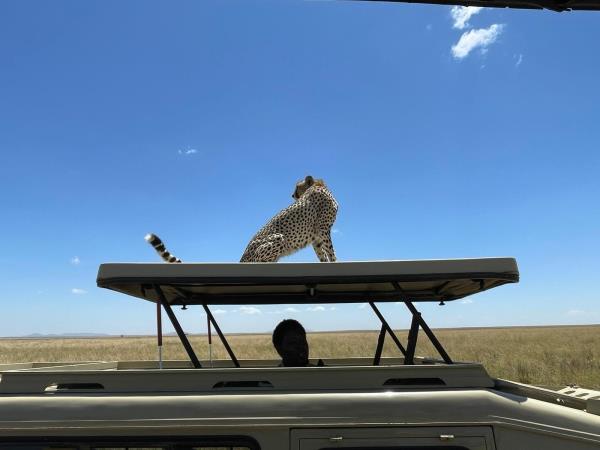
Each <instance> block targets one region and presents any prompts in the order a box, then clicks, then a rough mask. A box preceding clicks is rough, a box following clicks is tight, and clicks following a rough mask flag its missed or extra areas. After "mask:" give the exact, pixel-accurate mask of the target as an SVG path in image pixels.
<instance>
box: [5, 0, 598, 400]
mask: <svg viewBox="0 0 600 450" xmlns="http://www.w3.org/2000/svg"><path fill="white" fill-rule="evenodd" d="M499 3H502V2H501V1H498V2H494V3H483V2H475V3H473V6H471V7H465V6H457V5H439V4H425V3H424V4H412V3H403V2H383V1H382V2H379V1H346V0H332V1H302V0H227V1H223V0H202V1H200V2H198V1H196V2H194V1H187V0H186V1H181V2H177V3H175V4H173V3H171V2H167V1H161V0H157V1H150V2H141V1H138V0H134V1H129V2H92V3H86V4H85V5H83V4H79V3H78V2H71V1H67V0H58V1H55V2H45V1H42V0H32V1H29V2H22V1H19V0H5V1H3V3H2V13H1V14H0V57H1V60H2V62H3V63H2V69H1V70H0V151H1V153H0V165H1V166H2V177H0V197H1V205H2V220H0V235H1V236H2V242H3V246H2V256H0V273H1V276H0V278H1V281H2V293H1V294H0V306H2V314H0V336H1V337H2V339H0V364H28V363H32V364H33V363H34V362H35V363H37V362H40V363H41V362H44V363H48V362H56V361H59V362H60V361H63V362H64V361H66V362H81V361H87V362H90V361H102V362H109V361H137V362H139V361H150V362H152V364H154V363H157V361H164V362H166V361H183V362H181V363H179V362H177V363H174V364H181V365H183V364H184V363H185V364H188V363H190V361H191V356H190V351H189V348H187V347H186V345H189V346H190V347H191V349H192V350H193V351H194V352H195V354H196V357H197V359H198V361H199V363H202V364H203V362H204V361H216V360H218V359H221V360H225V361H227V362H228V363H229V362H230V361H231V359H232V358H231V352H229V351H228V349H227V347H226V345H225V344H224V343H223V342H222V339H221V337H220V335H219V333H220V332H222V334H223V335H224V336H225V337H226V338H227V342H228V345H229V346H230V347H231V350H232V352H233V353H234V354H235V356H236V358H237V359H238V360H240V361H242V360H269V361H270V363H272V366H273V367H277V366H278V364H280V363H281V364H282V365H284V366H285V365H286V364H287V363H285V362H284V360H285V361H288V362H289V361H292V360H293V358H289V357H287V356H285V355H286V351H287V350H286V348H288V347H292V348H294V349H296V350H294V351H295V352H296V354H300V358H299V360H298V361H295V362H293V364H295V365H298V364H300V362H301V363H303V364H305V363H306V364H314V365H318V364H319V360H322V362H323V363H324V364H325V365H328V364H332V362H331V361H332V360H333V359H344V358H346V359H348V358H365V360H366V361H367V362H368V363H369V364H370V365H372V364H373V363H374V362H379V363H382V361H383V359H382V358H386V357H392V358H399V359H398V360H397V361H396V363H398V364H403V363H404V361H409V362H417V363H419V362H420V361H423V360H422V359H419V358H421V357H422V358H430V359H435V360H441V361H443V362H446V363H448V362H449V361H448V360H447V358H446V357H445V356H444V354H443V353H442V352H441V350H440V348H439V346H438V345H436V344H435V342H432V340H431V338H430V336H428V332H427V331H426V329H425V327H424V325H423V324H425V325H426V326H427V327H428V328H429V329H430V331H432V334H433V335H435V336H436V337H437V340H438V341H439V343H440V344H441V347H442V348H443V349H444V350H445V352H446V354H447V356H448V358H449V359H450V360H451V361H452V362H460V361H470V362H482V363H483V364H484V365H485V367H486V368H487V370H488V371H489V372H490V374H492V375H494V376H497V377H501V378H508V379H513V380H516V381H521V382H525V383H534V384H538V385H543V386H550V387H557V386H558V387H564V386H565V385H567V384H572V383H579V384H582V385H585V386H588V387H591V388H594V387H596V388H598V387H600V370H599V369H600V367H599V366H598V361H600V355H599V353H598V352H599V351H600V350H599V349H600V341H599V339H600V338H599V336H600V333H598V331H599V328H598V325H597V324H598V323H600V309H599V306H598V302H597V298H596V297H597V296H596V294H595V287H596V280H597V274H598V273H599V270H600V263H599V262H598V261H599V259H598V255H599V254H600V240H599V239H598V228H599V227H598V224H599V223H600V213H599V212H598V211H599V208H598V207H597V204H598V198H599V194H600V178H599V177H598V172H599V170H600V153H599V152H598V142H600V127H598V126H597V121H598V105H599V104H600V89H598V79H600V58H599V56H598V52H597V51H596V50H595V45H594V44H595V43H596V42H600V27H599V26H598V17H599V16H598V13H597V12H590V11H581V10H574V11H567V10H564V9H568V8H566V6H569V7H572V8H574V9H577V8H580V7H586V8H589V9H594V8H596V7H597V4H596V3H597V2H596V0H577V1H574V2H571V3H568V4H566V3H564V2H563V3H560V2H527V5H528V6H532V7H536V6H545V7H546V9H518V8H491V7H482V5H498V4H499ZM542 3H543V4H542ZM506 4H512V6H517V7H521V6H527V5H524V2H520V1H518V0H514V1H513V0H506ZM499 6H501V5H499ZM559 10H564V11H563V12H557V11H559ZM145 237H146V239H144V238H145ZM156 239H158V241H157V240H156ZM161 246H162V247H161ZM171 257H172V258H173V259H170V258H171ZM486 257H492V258H496V257H498V258H515V259H516V261H518V263H519V273H520V282H519V283H514V282H513V281H515V280H513V281H511V282H510V283H507V284H506V285H504V286H499V287H498V288H497V289H496V288H495V287H496V286H491V285H489V284H485V283H486V282H485V277H484V276H482V274H481V273H479V274H478V275H477V276H475V275H474V276H473V277H472V278H471V279H470V280H469V282H468V285H469V289H470V291H469V295H462V293H460V295H459V296H456V297H455V298H454V299H451V300H449V299H448V298H446V297H444V296H443V295H442V294H440V292H442V293H443V292H447V290H448V289H450V290H451V289H454V288H455V287H456V286H454V285H452V284H448V285H446V286H441V285H436V286H434V287H432V286H425V287H423V286H420V287H419V289H420V291H419V289H417V288H415V289H414V292H417V291H419V292H424V291H425V290H426V289H428V290H429V291H428V294H427V295H429V300H433V301H428V302H425V301H423V302H421V301H420V300H422V299H417V300H419V301H417V300H415V299H414V298H412V299H405V298H403V297H402V296H401V295H399V296H398V298H393V299H392V298H389V299H388V300H386V301H382V300H380V299H375V300H373V299H372V298H370V295H371V294H373V292H374V289H371V287H369V289H370V290H367V291H364V293H365V294H366V295H364V297H361V298H358V297H357V296H354V294H356V292H353V293H347V295H348V296H350V295H352V298H351V299H348V300H347V301H346V300H340V298H339V297H340V296H339V295H338V298H334V299H327V300H323V301H314V302H311V301H310V300H309V298H310V292H311V291H310V290H311V289H314V290H315V292H316V295H321V296H325V294H324V293H323V292H324V290H323V288H322V287H320V286H312V287H311V285H310V283H301V284H300V285H298V286H296V287H294V289H297V290H298V293H300V294H301V295H305V294H306V293H307V292H308V294H306V296H307V297H306V298H305V299H303V300H302V301H301V302H293V301H290V302H289V303H281V302H279V303H276V304H273V303H269V302H267V301H261V300H260V299H258V298H257V300H256V301H254V302H250V301H246V300H243V301H239V302H234V301H231V302H229V303H227V302H222V303H218V302H217V303H213V304H208V305H206V306H207V308H208V309H207V308H205V307H204V305H203V302H202V301H201V300H198V299H199V298H200V299H201V297H202V295H208V294H207V293H206V291H203V292H201V293H197V294H198V295H197V296H196V300H198V301H196V303H195V304H190V302H186V301H185V300H186V299H189V297H186V295H187V294H189V290H186V289H182V290H180V291H178V290H177V288H178V287H177V286H175V287H173V286H172V285H171V286H167V284H165V285H164V286H163V287H164V292H163V293H164V295H165V298H166V299H167V300H168V301H167V303H168V304H169V305H170V307H171V309H172V311H171V313H172V314H173V315H174V316H175V317H176V318H177V320H178V323H179V326H180V329H177V326H176V325H174V321H173V320H172V319H171V316H170V313H168V312H167V310H166V309H165V307H164V305H162V303H161V302H160V301H158V302H157V301H156V299H157V298H158V297H157V296H155V297H154V299H153V300H154V301H152V300H151V301H141V300H139V299H138V298H139V297H144V295H145V294H144V293H143V292H142V291H143V290H145V291H144V292H146V291H147V292H156V291H153V285H154V283H155V281H156V280H155V279H148V280H146V282H143V283H140V284H139V285H137V284H136V285H135V286H136V289H138V291H137V293H135V295H137V297H138V298H136V299H133V298H131V296H130V295H123V293H122V292H114V291H112V290H109V289H104V288H99V287H98V286H97V284H96V280H97V275H98V268H99V266H100V265H101V264H104V263H152V264H154V265H156V266H160V267H161V270H164V271H165V273H168V272H169V271H174V272H176V271H177V270H178V269H171V268H170V267H171V266H183V267H186V263H223V264H226V263H231V264H234V265H236V266H239V265H248V266H253V265H258V264H259V263H272V264H274V265H277V266H283V265H286V264H290V263H300V262H306V263H311V264H312V265H313V266H316V267H318V268H319V269H315V270H319V271H325V270H326V269H325V268H324V267H326V266H328V265H329V266H334V267H338V266H341V264H342V263H349V262H365V263H367V264H368V263H369V262H375V261H384V262H385V261H401V260H407V261H416V260H426V261H437V260H442V261H445V260H460V259H462V258H466V259H482V258H486ZM167 261H172V263H170V262H167ZM177 261H183V264H180V263H178V262H177ZM240 261H242V262H243V263H241V262H240ZM275 261H276V262H275ZM246 263H248V264H246ZM311 270H313V269H311ZM365 270H367V269H365ZM473 272H476V271H475V270H474V271H473ZM366 274H368V270H367V272H366ZM414 274H416V275H419V273H418V271H415V273H414ZM359 275H360V274H358V273H357V274H356V277H358V276H359ZM438 275H448V274H447V273H438ZM482 280H483V281H482ZM217 281H218V280H217ZM411 282H412V283H417V284H418V282H419V281H415V280H412V281H411ZM244 283H245V281H243V280H240V281H239V283H238V284H239V286H244ZM386 283H388V281H386ZM481 283H483V284H481ZM175 284H176V283H175ZM217 284H219V283H218V282H214V283H213V284H212V285H211V289H214V290H219V289H220V288H218V287H215V286H216V285H217ZM369 286H370V285H369ZM491 287H494V288H493V289H492V288H491ZM400 288H402V289H400V290H398V289H397V288H396V287H395V286H394V285H393V284H389V283H388V284H387V285H386V287H384V288H382V289H387V290H388V291H389V292H391V294H393V295H396V294H397V293H401V292H400V291H402V290H404V288H403V287H402V286H400ZM436 289H439V290H440V292H435V291H436ZM361 292H362V291H361ZM378 292H379V291H378ZM262 293H264V294H265V295H267V294H270V293H269V292H258V294H262ZM213 294H214V292H213ZM230 294H231V293H230V292H229V293H226V295H230ZM255 294H256V292H255ZM271 294H272V293H271ZM391 294H390V295H391ZM152 295H154V294H152ZM156 295H158V294H156ZM176 298H181V299H183V300H181V301H180V300H174V299H176ZM255 298H256V297H255ZM171 300H173V301H171ZM408 300H410V301H412V302H413V303H412V305H413V306H414V308H415V311H416V313H415V311H412V310H411V309H410V308H409V307H408V305H407V303H406V302H407V301H408ZM371 301H373V303H374V305H375V307H376V308H377V311H379V313H380V314H381V316H382V317H384V318H385V320H386V323H387V326H385V325H384V324H383V322H382V320H381V318H380V316H379V315H378V314H377V312H376V310H375V309H374V308H373V307H372V306H371V304H370V303H369V302H371ZM157 305H158V306H159V307H158V310H157ZM161 308H162V309H161ZM158 312H160V314H161V315H160V317H159V315H158ZM211 317H212V319H213V320H210V319H211ZM415 317H417V318H419V317H420V318H421V319H422V320H423V321H424V322H423V323H422V322H421V319H415ZM286 319H293V320H295V321H297V322H298V323H299V324H301V326H302V327H303V329H304V330H305V334H306V346H305V345H304V344H305V343H304V342H303V341H302V339H299V338H298V335H297V334H296V335H295V336H294V338H293V339H291V341H293V342H291V343H289V342H288V343H287V344H282V345H283V347H284V348H283V349H282V348H280V349H279V350H278V348H277V346H276V345H275V344H274V342H273V332H274V330H275V329H276V327H277V326H278V324H280V323H281V322H282V321H283V320H286ZM158 320H160V321H161V322H160V324H158V323H157V322H158ZM217 326H218V330H217ZM509 327H510V328H509ZM388 328H389V329H388ZM159 330H160V332H159ZM382 330H383V331H382ZM390 330H391V331H393V332H394V333H393V334H394V335H395V337H396V339H397V341H398V342H399V343H400V344H401V346H402V347H403V349H404V350H402V348H400V346H399V345H398V342H396V339H395V338H393V337H392V333H391V332H390ZM411 330H412V335H411ZM157 334H158V335H160V336H158V337H157ZM182 335H183V336H187V338H188V344H186V345H184V344H182V339H181V337H182ZM209 336H210V342H209ZM382 336H385V338H382ZM283 341H285V339H283ZM378 342H381V344H378ZM409 343H411V344H410V345H409ZM305 347H306V348H305ZM298 349H300V350H298ZM304 353H306V355H305V354H304ZM377 355H379V360H378V358H377ZM407 355H408V356H407ZM288 356H289V355H288ZM435 363H436V364H437V362H435ZM148 364H150V363H148ZM290 364H292V362H290ZM280 372H284V370H283V369H282V370H281V371H280Z"/></svg>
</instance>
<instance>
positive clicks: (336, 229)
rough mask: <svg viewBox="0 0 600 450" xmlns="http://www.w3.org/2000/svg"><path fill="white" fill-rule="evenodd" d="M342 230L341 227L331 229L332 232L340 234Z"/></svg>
mask: <svg viewBox="0 0 600 450" xmlns="http://www.w3.org/2000/svg"><path fill="white" fill-rule="evenodd" d="M339 232H340V229H339V228H334V229H333V230H331V233H333V234H338V233H339Z"/></svg>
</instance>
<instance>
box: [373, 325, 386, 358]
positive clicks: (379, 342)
mask: <svg viewBox="0 0 600 450" xmlns="http://www.w3.org/2000/svg"><path fill="white" fill-rule="evenodd" d="M384 343H385V327H384V326H383V325H381V330H380V331H379V337H378V338H377V348H376V349H375V357H374V358H373V365H374V366H378V365H379V361H381V353H382V352H383V344H384Z"/></svg>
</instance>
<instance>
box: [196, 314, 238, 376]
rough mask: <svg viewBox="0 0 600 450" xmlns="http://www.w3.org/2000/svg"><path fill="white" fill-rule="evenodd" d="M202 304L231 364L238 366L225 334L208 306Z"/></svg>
mask: <svg viewBox="0 0 600 450" xmlns="http://www.w3.org/2000/svg"><path fill="white" fill-rule="evenodd" d="M202 306H203V307H204V311H206V316H207V317H208V320H209V321H210V322H211V323H212V324H213V326H214V327H215V330H216V332H217V334H218V335H219V338H220V339H221V342H222V343H223V346H224V347H225V350H227V353H229V357H230V358H231V360H232V361H233V364H234V365H235V367H240V363H239V361H238V359H237V358H236V357H235V354H234V353H233V350H231V347H230V346H229V343H228V342H227V339H225V335H224V334H223V333H222V332H221V328H219V324H218V323H217V321H216V320H215V318H214V317H213V315H212V313H211V312H210V309H208V306H206V304H203V305H202Z"/></svg>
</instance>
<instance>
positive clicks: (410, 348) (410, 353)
mask: <svg viewBox="0 0 600 450" xmlns="http://www.w3.org/2000/svg"><path fill="white" fill-rule="evenodd" d="M417 314H418V316H417V315H415V314H413V316H412V320H411V322H410V330H409V331H408V344H406V356H405V357H404V364H406V365H409V364H414V363H415V350H416V349H417V337H418V336H419V318H420V316H421V314H420V313H417Z"/></svg>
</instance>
